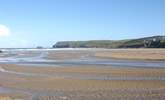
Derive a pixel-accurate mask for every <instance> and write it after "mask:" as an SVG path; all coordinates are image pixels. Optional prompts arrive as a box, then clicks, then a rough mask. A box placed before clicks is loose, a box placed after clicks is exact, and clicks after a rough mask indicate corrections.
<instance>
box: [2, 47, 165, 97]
mask: <svg viewBox="0 0 165 100" xmlns="http://www.w3.org/2000/svg"><path fill="white" fill-rule="evenodd" d="M147 51H148V50H147ZM44 52H45V51H44ZM100 52H101V50H76V51H74V50H69V51H66V50H64V51H47V53H46V54H47V55H45V54H44V56H41V55H38V54H36V53H35V55H32V56H34V58H36V59H38V58H39V57H40V58H39V59H51V60H55V61H57V60H58V61H65V60H67V61H70V60H71V61H72V60H88V59H89V58H90V59H91V58H99V60H102V59H109V58H108V57H105V58H104V57H103V58H102V57H100V56H97V57H96V54H97V53H100ZM104 52H107V51H106V50H102V53H104ZM144 52H145V50H144ZM158 52H159V51H158ZM162 52H163V51H162ZM36 55H38V56H39V57H35V56H36ZM21 57H22V55H21V56H20V58H21ZM23 57H24V56H23ZM26 57H29V56H26ZM34 61H35V59H34ZM164 78H165V68H163V67H162V68H145V67H140V68H135V67H130V66H129V67H117V66H113V65H106V66H104V65H97V64H92V65H89V64H73V65H72V64H64V65H63V64H50V65H49V64H45V65H44V64H42V65H41V64H38V65H37V64H19V63H18V64H3V63H2V64H0V100H132V99H133V100H139V99H140V100H141V99H144V100H163V99H164V98H165V80H163V79H164Z"/></svg>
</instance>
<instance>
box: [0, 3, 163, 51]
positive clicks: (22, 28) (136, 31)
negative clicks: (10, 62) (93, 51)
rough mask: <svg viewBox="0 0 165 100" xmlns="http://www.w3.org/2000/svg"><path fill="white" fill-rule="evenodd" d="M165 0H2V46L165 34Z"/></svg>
mask: <svg viewBox="0 0 165 100" xmlns="http://www.w3.org/2000/svg"><path fill="white" fill-rule="evenodd" d="M164 5H165V0H0V47H1V48H6V47H11V48H13V47H21V48H22V47H23V48H24V47H36V46H43V47H51V46H52V45H53V44H55V43H56V42H57V41H68V40H69V41H77V40H121V39H130V38H140V37H147V36H154V35H165V6H164Z"/></svg>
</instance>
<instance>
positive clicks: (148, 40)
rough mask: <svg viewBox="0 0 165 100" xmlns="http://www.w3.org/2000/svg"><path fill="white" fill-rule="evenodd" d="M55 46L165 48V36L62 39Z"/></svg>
mask: <svg viewBox="0 0 165 100" xmlns="http://www.w3.org/2000/svg"><path fill="white" fill-rule="evenodd" d="M53 48H165V36H153V37H145V38H139V39H128V40H91V41H60V42H57V43H56V44H55V45H53Z"/></svg>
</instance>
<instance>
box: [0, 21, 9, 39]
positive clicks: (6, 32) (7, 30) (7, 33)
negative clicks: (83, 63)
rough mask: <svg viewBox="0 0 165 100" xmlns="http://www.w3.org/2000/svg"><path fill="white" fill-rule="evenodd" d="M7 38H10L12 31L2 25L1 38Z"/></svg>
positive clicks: (0, 26)
mask: <svg viewBox="0 0 165 100" xmlns="http://www.w3.org/2000/svg"><path fill="white" fill-rule="evenodd" d="M7 36H10V29H9V28H8V27H7V26H5V25H2V24H0V37H7Z"/></svg>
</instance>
